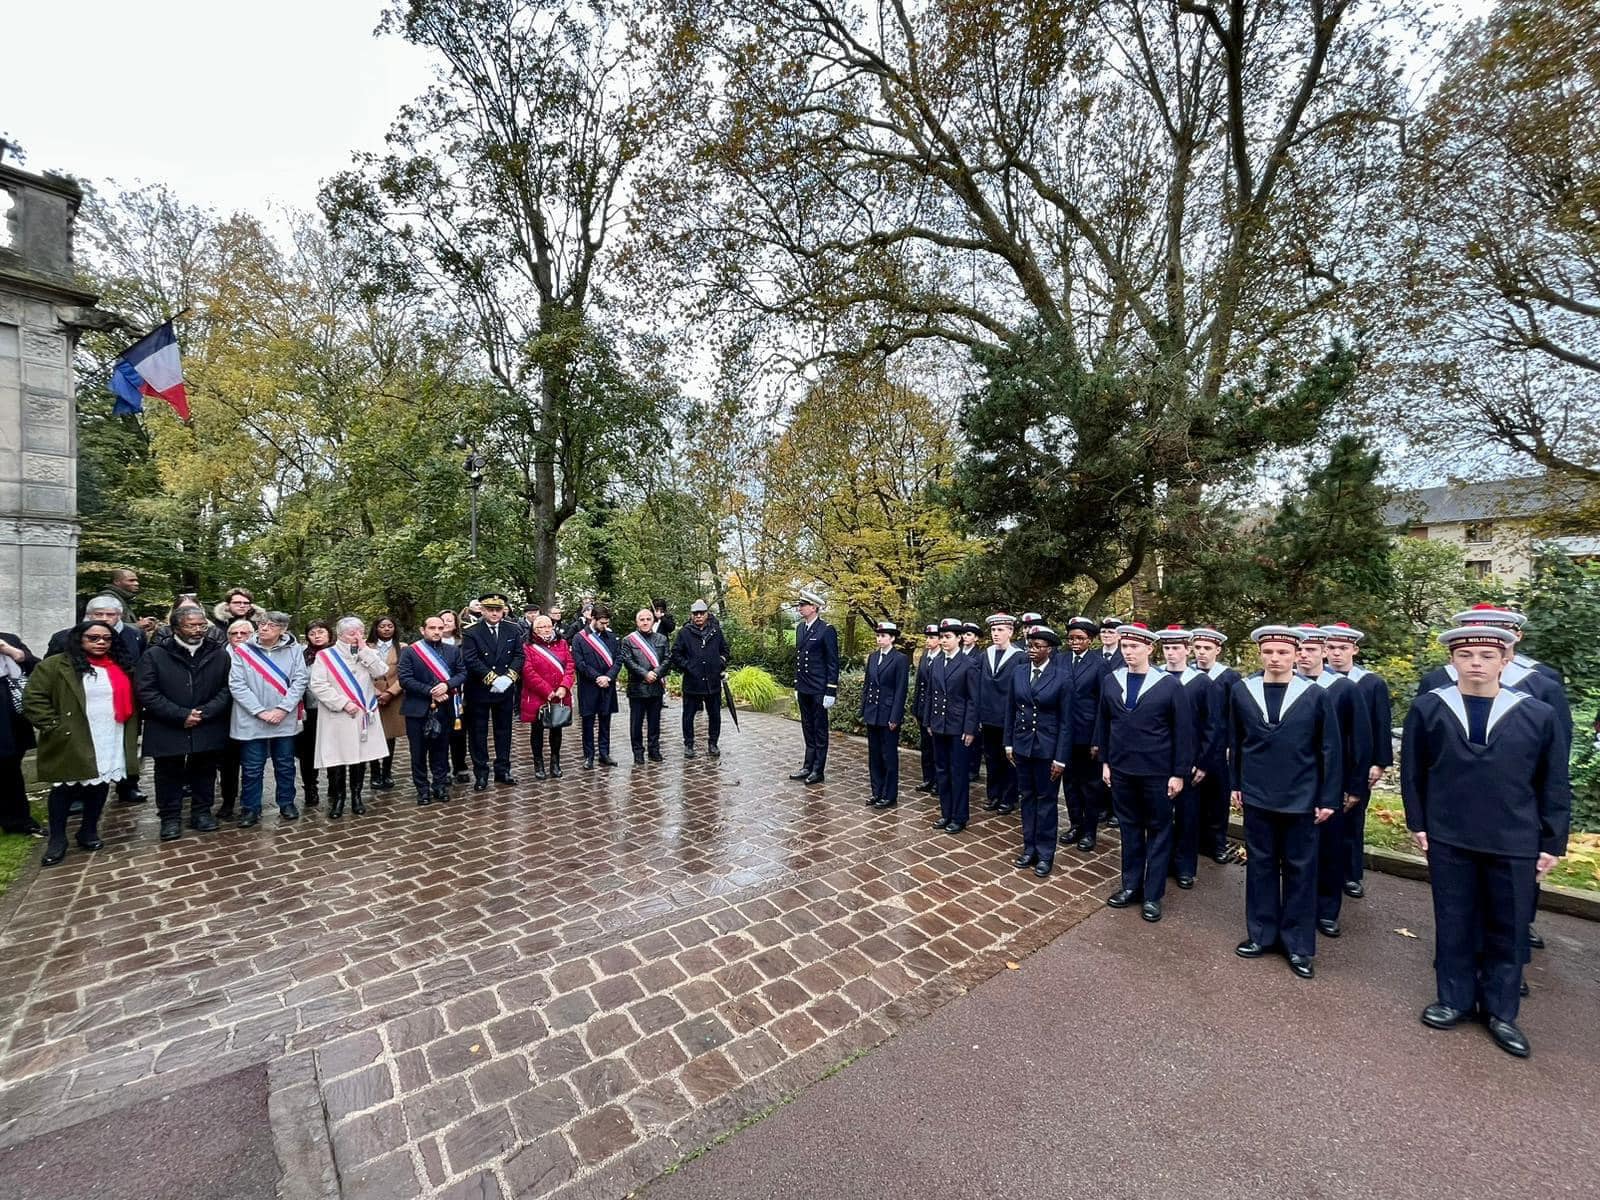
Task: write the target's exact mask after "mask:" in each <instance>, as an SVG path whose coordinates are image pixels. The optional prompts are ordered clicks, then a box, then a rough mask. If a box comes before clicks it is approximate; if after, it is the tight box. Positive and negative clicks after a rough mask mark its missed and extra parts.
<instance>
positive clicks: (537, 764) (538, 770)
mask: <svg viewBox="0 0 1600 1200" xmlns="http://www.w3.org/2000/svg"><path fill="white" fill-rule="evenodd" d="M533 777H534V778H535V779H543V778H544V777H545V770H544V755H543V754H535V755H534V756H533Z"/></svg>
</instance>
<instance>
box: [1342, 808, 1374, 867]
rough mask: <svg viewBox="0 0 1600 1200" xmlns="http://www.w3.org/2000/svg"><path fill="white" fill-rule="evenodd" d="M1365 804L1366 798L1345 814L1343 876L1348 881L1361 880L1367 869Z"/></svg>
mask: <svg viewBox="0 0 1600 1200" xmlns="http://www.w3.org/2000/svg"><path fill="white" fill-rule="evenodd" d="M1369 799H1370V798H1369ZM1367 804H1368V800H1363V801H1361V803H1360V804H1357V805H1356V806H1355V807H1354V808H1352V809H1351V810H1350V811H1349V812H1347V813H1346V814H1345V830H1344V844H1345V854H1346V855H1347V856H1348V857H1347V859H1346V861H1345V873H1344V877H1345V880H1346V882H1349V883H1359V882H1361V877H1362V876H1363V875H1364V874H1366V870H1367V857H1366V849H1367V844H1366V843H1367Z"/></svg>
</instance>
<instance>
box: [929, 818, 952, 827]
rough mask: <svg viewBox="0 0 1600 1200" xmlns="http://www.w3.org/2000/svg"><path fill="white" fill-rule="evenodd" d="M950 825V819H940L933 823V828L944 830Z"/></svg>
mask: <svg viewBox="0 0 1600 1200" xmlns="http://www.w3.org/2000/svg"><path fill="white" fill-rule="evenodd" d="M948 824H950V820H949V818H948V817H940V818H939V819H938V820H936V821H935V822H934V823H933V828H935V829H943V828H944V827H945V826H946V825H948Z"/></svg>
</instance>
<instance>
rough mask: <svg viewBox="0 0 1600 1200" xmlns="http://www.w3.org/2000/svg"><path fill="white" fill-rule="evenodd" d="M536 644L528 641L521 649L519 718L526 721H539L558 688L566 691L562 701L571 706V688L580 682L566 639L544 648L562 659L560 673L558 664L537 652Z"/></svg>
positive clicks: (560, 639)
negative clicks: (552, 694)
mask: <svg viewBox="0 0 1600 1200" xmlns="http://www.w3.org/2000/svg"><path fill="white" fill-rule="evenodd" d="M536 645H537V643H535V642H529V643H528V644H527V645H525V646H523V647H522V701H521V712H520V714H519V715H520V716H521V717H522V719H523V720H524V721H536V720H538V718H539V710H540V709H541V708H543V707H544V704H545V701H546V700H548V699H549V698H550V693H551V692H553V691H555V690H556V689H557V688H566V689H567V692H566V695H565V697H563V699H564V701H565V703H567V704H571V703H572V689H573V687H574V686H575V684H576V683H577V672H576V670H575V669H574V668H573V665H572V649H571V647H569V646H568V645H567V641H566V639H565V638H557V639H556V640H555V641H553V642H551V643H550V644H549V645H548V646H545V647H544V649H546V650H548V651H550V653H551V654H554V655H555V656H556V657H557V658H558V659H560V660H561V670H559V671H558V670H556V665H555V663H553V662H551V661H550V660H549V659H548V658H546V657H545V656H544V655H543V654H541V653H540V652H539V650H537V649H535V646H536Z"/></svg>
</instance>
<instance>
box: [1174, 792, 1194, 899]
mask: <svg viewBox="0 0 1600 1200" xmlns="http://www.w3.org/2000/svg"><path fill="white" fill-rule="evenodd" d="M1199 870H1200V789H1199V788H1197V787H1196V786H1195V783H1194V780H1193V779H1190V780H1188V781H1187V782H1185V783H1184V785H1183V791H1181V792H1179V793H1178V796H1177V799H1175V800H1173V802H1172V873H1173V874H1174V875H1176V876H1178V877H1179V878H1180V879H1183V878H1188V879H1193V878H1194V877H1195V875H1196V874H1198V873H1199Z"/></svg>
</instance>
